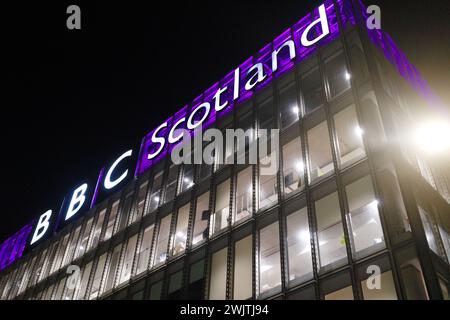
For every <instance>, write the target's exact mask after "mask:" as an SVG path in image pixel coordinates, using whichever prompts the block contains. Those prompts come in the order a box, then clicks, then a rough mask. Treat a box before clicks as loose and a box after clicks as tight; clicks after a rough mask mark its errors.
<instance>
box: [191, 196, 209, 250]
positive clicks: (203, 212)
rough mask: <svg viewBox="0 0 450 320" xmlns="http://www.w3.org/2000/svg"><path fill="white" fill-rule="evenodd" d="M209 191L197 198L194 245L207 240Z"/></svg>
mask: <svg viewBox="0 0 450 320" xmlns="http://www.w3.org/2000/svg"><path fill="white" fill-rule="evenodd" d="M208 209H209V191H208V192H205V193H204V194H202V195H201V196H199V197H197V205H196V209H195V220H194V235H193V237H192V245H194V246H195V245H196V244H199V243H200V242H202V241H203V240H204V239H206V238H207V236H208V234H206V232H207V230H206V229H207V228H208V220H209V210H208Z"/></svg>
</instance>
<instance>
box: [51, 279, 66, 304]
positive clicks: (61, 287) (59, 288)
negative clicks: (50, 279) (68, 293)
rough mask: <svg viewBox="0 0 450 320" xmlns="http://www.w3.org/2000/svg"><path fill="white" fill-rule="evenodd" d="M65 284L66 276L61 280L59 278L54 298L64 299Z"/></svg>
mask: <svg viewBox="0 0 450 320" xmlns="http://www.w3.org/2000/svg"><path fill="white" fill-rule="evenodd" d="M65 284H66V278H62V279H61V280H59V283H58V286H57V289H56V293H55V295H54V296H53V299H52V300H62V294H63V291H64V287H65Z"/></svg>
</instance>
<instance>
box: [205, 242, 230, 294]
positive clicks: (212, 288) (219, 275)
mask: <svg viewBox="0 0 450 320" xmlns="http://www.w3.org/2000/svg"><path fill="white" fill-rule="evenodd" d="M227 251H228V248H223V249H222V250H220V251H217V252H215V253H214V254H213V255H212V257H211V273H210V281H209V300H224V299H225V297H226V283H227V256H228V254H227V253H228V252H227Z"/></svg>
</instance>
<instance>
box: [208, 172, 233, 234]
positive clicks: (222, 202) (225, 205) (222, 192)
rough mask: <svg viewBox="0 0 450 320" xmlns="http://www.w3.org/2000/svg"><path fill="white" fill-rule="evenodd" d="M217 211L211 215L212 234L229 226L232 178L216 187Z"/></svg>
mask: <svg viewBox="0 0 450 320" xmlns="http://www.w3.org/2000/svg"><path fill="white" fill-rule="evenodd" d="M215 205H216V207H215V212H214V213H213V214H212V215H211V226H210V229H211V230H210V232H211V234H214V233H217V232H219V231H221V230H222V229H224V228H225V227H226V226H228V217H229V214H230V179H227V180H225V181H224V182H222V183H221V184H219V185H218V186H217V187H216V203H215Z"/></svg>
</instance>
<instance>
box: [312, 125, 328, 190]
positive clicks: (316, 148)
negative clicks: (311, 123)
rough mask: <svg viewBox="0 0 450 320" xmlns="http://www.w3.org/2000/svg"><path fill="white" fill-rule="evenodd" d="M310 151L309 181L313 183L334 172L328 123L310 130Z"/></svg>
mask: <svg viewBox="0 0 450 320" xmlns="http://www.w3.org/2000/svg"><path fill="white" fill-rule="evenodd" d="M308 149H309V165H310V167H309V180H310V181H311V182H314V181H315V180H317V179H318V178H320V177H322V176H325V175H326V174H328V173H331V172H333V171H334V166H333V158H332V156H331V144H330V136H329V134H328V126H327V122H326V121H324V122H322V123H321V124H319V125H317V126H315V127H314V128H312V129H310V130H308Z"/></svg>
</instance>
